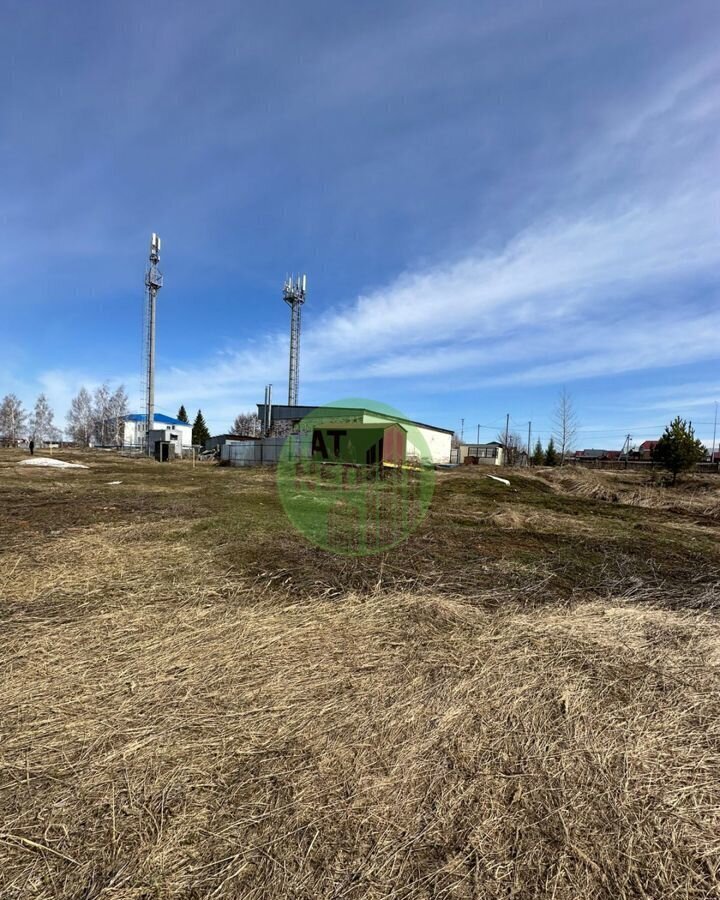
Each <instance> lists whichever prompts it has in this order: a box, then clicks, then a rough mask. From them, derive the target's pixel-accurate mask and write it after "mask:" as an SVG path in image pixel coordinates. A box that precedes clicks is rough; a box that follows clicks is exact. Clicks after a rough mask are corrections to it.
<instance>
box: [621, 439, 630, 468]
mask: <svg viewBox="0 0 720 900" xmlns="http://www.w3.org/2000/svg"><path fill="white" fill-rule="evenodd" d="M631 440H632V435H631V434H627V435H625V443H624V444H623V450H624V451H625V468H626V469H627V467H628V458H629V457H630V441H631ZM620 455H621V456H622V451H621V454H620Z"/></svg>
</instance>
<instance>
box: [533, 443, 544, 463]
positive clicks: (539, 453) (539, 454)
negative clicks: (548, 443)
mask: <svg viewBox="0 0 720 900" xmlns="http://www.w3.org/2000/svg"><path fill="white" fill-rule="evenodd" d="M544 462H545V451H544V450H543V446H542V443H541V442H540V438H538V439H537V443H536V444H535V450H534V451H533V455H532V464H533V465H534V466H541V465H542V464H543V463H544Z"/></svg>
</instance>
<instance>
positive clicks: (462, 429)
mask: <svg viewBox="0 0 720 900" xmlns="http://www.w3.org/2000/svg"><path fill="white" fill-rule="evenodd" d="M464 439H465V419H460V443H461V444H462V442H463V440H464Z"/></svg>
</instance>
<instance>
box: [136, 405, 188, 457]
mask: <svg viewBox="0 0 720 900" xmlns="http://www.w3.org/2000/svg"><path fill="white" fill-rule="evenodd" d="M145 421H146V416H145V413H130V415H127V416H125V426H124V428H123V447H142V446H143V445H144V443H145ZM152 431H153V435H152V436H153V440H155V441H158V440H163V441H168V442H170V443H172V444H175V456H182V455H183V453H187V452H188V451H189V450H190V448H191V447H192V425H190V424H189V423H188V422H181V421H180V419H173V418H171V417H170V416H166V415H163V414H162V413H155V415H154V416H153V427H152Z"/></svg>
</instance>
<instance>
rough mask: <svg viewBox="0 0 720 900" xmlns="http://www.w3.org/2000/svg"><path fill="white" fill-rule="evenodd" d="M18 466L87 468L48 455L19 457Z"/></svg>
mask: <svg viewBox="0 0 720 900" xmlns="http://www.w3.org/2000/svg"><path fill="white" fill-rule="evenodd" d="M18 465H19V466H47V467H48V468H51V469H87V468H89V466H84V465H83V464H82V463H69V462H65V460H64V459H53V458H52V457H50V456H31V457H30V459H21V460H20V462H19V463H18Z"/></svg>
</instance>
